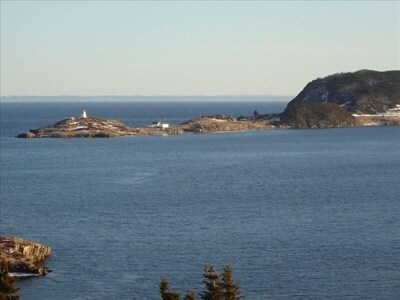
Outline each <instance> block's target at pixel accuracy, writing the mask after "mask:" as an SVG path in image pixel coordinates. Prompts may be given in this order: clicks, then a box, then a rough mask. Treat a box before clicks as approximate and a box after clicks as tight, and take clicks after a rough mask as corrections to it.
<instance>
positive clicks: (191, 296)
mask: <svg viewBox="0 0 400 300" xmlns="http://www.w3.org/2000/svg"><path fill="white" fill-rule="evenodd" d="M196 299H197V298H196V294H195V293H194V292H193V291H187V292H186V295H185V298H183V300H196Z"/></svg>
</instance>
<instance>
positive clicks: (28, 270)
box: [0, 237, 51, 276]
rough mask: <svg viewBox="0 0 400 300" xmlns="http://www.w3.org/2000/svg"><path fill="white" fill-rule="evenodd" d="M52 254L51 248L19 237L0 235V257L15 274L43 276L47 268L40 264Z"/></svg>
mask: <svg viewBox="0 0 400 300" xmlns="http://www.w3.org/2000/svg"><path fill="white" fill-rule="evenodd" d="M50 254H51V248H50V247H48V246H45V245H42V244H39V243H36V242H32V241H28V240H24V239H22V238H19V237H0V259H1V260H2V261H5V262H6V263H7V264H8V265H9V272H10V273H12V274H14V275H15V276H19V275H21V276H22V275H23V276H28V275H31V276H43V275H46V274H47V273H48V270H47V269H46V268H43V267H40V266H38V264H39V263H41V262H42V261H43V260H44V259H45V258H46V257H48V256H49V255H50Z"/></svg>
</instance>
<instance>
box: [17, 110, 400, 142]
mask: <svg viewBox="0 0 400 300" xmlns="http://www.w3.org/2000/svg"><path fill="white" fill-rule="evenodd" d="M336 121H337V120H336V119H334V120H333V121H332V120H330V121H326V120H324V121H320V120H317V122H314V123H310V122H307V123H305V125H304V126H296V125H295V124H289V123H286V122H285V121H282V119H281V118H280V115H278V114H265V115H258V116H254V117H239V118H232V117H226V116H224V115H214V116H202V117H198V118H195V119H192V120H189V121H187V122H184V123H182V124H179V125H170V124H168V127H166V128H163V127H161V126H152V125H149V126H145V127H140V128H130V127H128V126H126V125H125V124H123V123H121V122H119V121H116V120H112V119H104V118H99V117H85V118H83V117H80V118H75V117H70V118H66V119H64V120H61V121H59V122H57V123H55V124H53V125H49V126H45V127H41V128H38V129H30V130H29V131H27V132H24V133H21V134H19V135H18V136H17V138H109V137H122V136H145V135H171V134H184V133H216V132H238V131H249V130H266V129H276V128H281V129H282V128H331V127H349V126H371V125H372V126H398V125H400V114H398V115H394V116H393V115H392V116H384V115H374V116H371V115H370V116H357V117H352V121H351V122H347V121H346V122H345V121H343V122H336Z"/></svg>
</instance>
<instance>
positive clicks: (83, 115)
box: [81, 109, 87, 119]
mask: <svg viewBox="0 0 400 300" xmlns="http://www.w3.org/2000/svg"><path fill="white" fill-rule="evenodd" d="M81 118H84V119H86V118H87V114H86V110H84V109H83V110H82V112H81Z"/></svg>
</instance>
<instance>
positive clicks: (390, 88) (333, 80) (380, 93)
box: [287, 70, 400, 114]
mask: <svg viewBox="0 0 400 300" xmlns="http://www.w3.org/2000/svg"><path fill="white" fill-rule="evenodd" d="M313 102H316V103H335V104H337V105H339V106H341V107H342V108H344V109H345V110H347V111H349V112H352V113H369V114H372V113H379V112H386V111H387V110H388V109H390V108H393V107H395V106H396V104H400V71H387V72H377V71H369V70H362V71H358V72H355V73H340V74H335V75H331V76H328V77H325V78H319V79H316V80H313V81H311V82H310V83H308V84H307V85H306V86H305V88H304V89H303V90H302V91H301V92H300V93H299V94H298V95H297V96H296V97H295V98H294V99H293V100H292V101H290V102H289V104H288V106H287V109H292V108H294V107H298V106H302V105H304V104H307V103H313Z"/></svg>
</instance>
